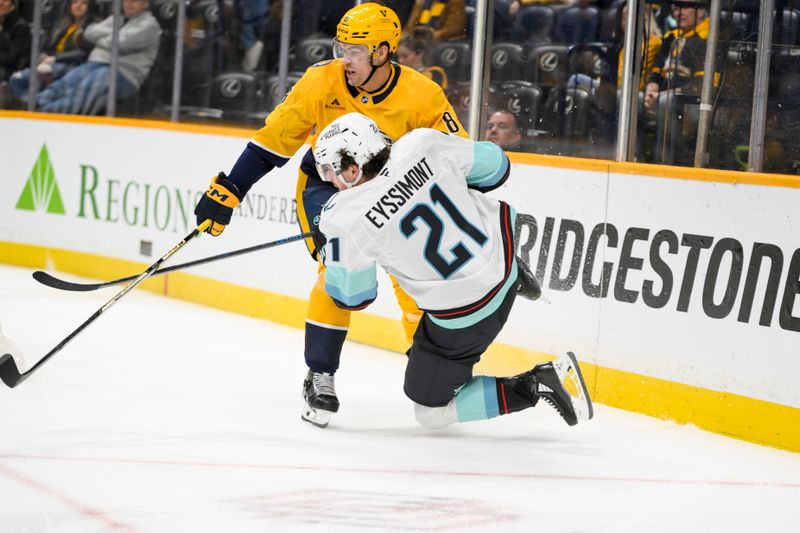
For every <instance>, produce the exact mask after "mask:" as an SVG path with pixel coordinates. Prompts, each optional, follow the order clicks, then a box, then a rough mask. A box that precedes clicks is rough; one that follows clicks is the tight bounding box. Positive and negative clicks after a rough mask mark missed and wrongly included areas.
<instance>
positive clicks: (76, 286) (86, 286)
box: [32, 231, 313, 291]
mask: <svg viewBox="0 0 800 533" xmlns="http://www.w3.org/2000/svg"><path fill="white" fill-rule="evenodd" d="M312 235H313V233H312V232H310V231H309V232H308V233H301V234H300V235H292V236H291V237H286V238H284V239H278V240H277V241H272V242H265V243H263V244H256V245H255V246H248V247H247V248H242V249H240V250H233V251H231V252H225V253H224V254H219V255H212V256H211V257H206V258H203V259H195V260H194V261H188V262H186V263H180V264H178V265H173V266H169V267H166V268H160V269H158V270H156V271H155V272H153V273H152V274H151V276H159V275H161V274H166V273H167V272H173V271H175V270H181V269H184V268H189V267H192V266H196V265H202V264H204V263H210V262H212V261H218V260H220V259H225V258H226V257H235V256H237V255H242V254H247V253H250V252H255V251H258V250H264V249H265V248H272V247H274V246H280V245H281V244H286V243H290V242H294V241H299V240H302V239H307V238H310V237H311V236H312ZM32 275H33V279H35V280H36V281H38V282H39V283H41V284H42V285H47V286H48V287H52V288H53V289H60V290H62V291H95V290H97V289H102V288H103V287H110V286H112V285H119V284H120V283H126V282H128V281H131V280H133V279H136V276H128V277H127V278H120V279H115V280H111V281H106V282H104V283H73V282H71V281H67V280H63V279H60V278H57V277H55V276H52V275H50V274H48V273H47V272H43V271H41V270H37V271H36V272H34V273H33V274H32Z"/></svg>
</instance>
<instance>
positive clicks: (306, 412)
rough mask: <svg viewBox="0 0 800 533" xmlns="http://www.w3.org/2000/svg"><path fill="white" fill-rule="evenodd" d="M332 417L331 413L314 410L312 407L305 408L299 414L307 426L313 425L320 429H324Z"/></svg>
mask: <svg viewBox="0 0 800 533" xmlns="http://www.w3.org/2000/svg"><path fill="white" fill-rule="evenodd" d="M332 415H333V413H331V412H330V411H323V410H322V409H314V408H313V407H308V406H306V407H305V409H303V412H302V413H301V414H300V418H302V419H303V420H305V421H306V422H308V423H309V424H314V425H315V426H317V427H320V428H326V427H328V424H329V423H330V421H331V416H332Z"/></svg>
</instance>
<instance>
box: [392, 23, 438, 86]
mask: <svg viewBox="0 0 800 533" xmlns="http://www.w3.org/2000/svg"><path fill="white" fill-rule="evenodd" d="M433 46H434V43H433V38H432V36H431V34H430V31H428V30H427V28H415V29H414V30H413V31H412V32H411V34H406V35H405V36H404V37H403V38H402V39H400V44H399V45H398V46H397V62H398V63H400V64H401V65H406V66H407V67H411V68H413V69H414V70H416V71H418V72H421V73H422V74H423V75H424V76H425V77H426V78H430V79H432V80H433V81H435V82H436V83H438V84H439V85H440V86H441V88H442V89H447V73H446V72H445V71H444V69H443V68H442V67H439V66H435V65H434V66H430V65H429V64H428V57H430V52H431V49H432V48H433Z"/></svg>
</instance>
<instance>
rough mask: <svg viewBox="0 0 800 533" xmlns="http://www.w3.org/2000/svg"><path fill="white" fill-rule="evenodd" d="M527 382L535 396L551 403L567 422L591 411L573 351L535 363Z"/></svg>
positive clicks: (573, 420) (579, 418) (581, 418)
mask: <svg viewBox="0 0 800 533" xmlns="http://www.w3.org/2000/svg"><path fill="white" fill-rule="evenodd" d="M526 374H530V376H529V377H532V378H533V379H528V380H527V384H528V385H529V386H530V387H531V388H532V392H533V394H534V396H535V397H537V398H543V399H544V400H545V401H546V402H547V403H549V404H550V405H552V406H553V407H554V408H555V409H556V411H558V412H559V414H560V415H561V416H562V417H563V418H564V420H565V421H566V422H567V424H569V425H570V426H574V425H575V424H577V423H578V421H579V420H584V421H586V420H589V419H591V418H592V416H593V415H594V409H593V408H592V400H591V398H590V397H589V391H588V390H587V389H586V383H585V382H584V381H583V374H582V373H581V368H580V366H579V365H578V360H577V359H576V358H575V354H573V353H572V352H567V355H565V356H563V357H559V358H558V359H556V360H555V361H552V362H548V363H542V364H540V365H536V366H535V367H534V368H533V370H530V371H529V372H526Z"/></svg>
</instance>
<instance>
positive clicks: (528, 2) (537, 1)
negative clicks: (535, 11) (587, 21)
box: [508, 0, 597, 16]
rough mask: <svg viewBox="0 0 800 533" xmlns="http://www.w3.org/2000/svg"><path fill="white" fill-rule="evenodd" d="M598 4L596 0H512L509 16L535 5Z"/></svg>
mask: <svg viewBox="0 0 800 533" xmlns="http://www.w3.org/2000/svg"><path fill="white" fill-rule="evenodd" d="M595 4H597V2H596V0H512V1H511V2H510V3H509V6H508V13H509V15H512V16H513V15H516V14H517V13H518V12H519V9H520V8H521V7H525V6H533V5H540V6H546V5H555V6H589V5H595Z"/></svg>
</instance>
